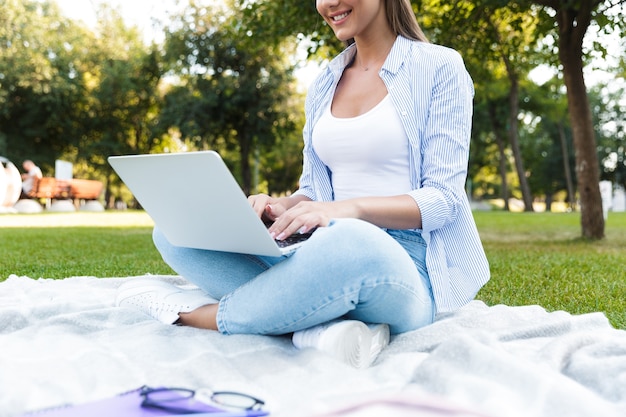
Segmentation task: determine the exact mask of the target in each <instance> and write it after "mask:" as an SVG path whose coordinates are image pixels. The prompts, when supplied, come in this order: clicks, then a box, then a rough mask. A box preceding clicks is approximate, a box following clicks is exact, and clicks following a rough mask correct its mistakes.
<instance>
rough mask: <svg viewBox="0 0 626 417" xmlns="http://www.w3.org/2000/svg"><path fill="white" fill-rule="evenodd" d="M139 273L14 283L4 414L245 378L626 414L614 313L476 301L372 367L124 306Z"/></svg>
mask: <svg viewBox="0 0 626 417" xmlns="http://www.w3.org/2000/svg"><path fill="white" fill-rule="evenodd" d="M154 278H155V279H164V280H167V281H169V282H173V283H175V284H185V281H183V280H182V279H181V278H179V277H154ZM128 279H132V277H128V278H105V279H103V278H94V277H74V278H67V279H64V280H48V279H37V280H35V279H31V278H28V277H17V276H11V277H9V278H8V279H7V280H6V281H4V282H2V283H0V347H1V351H2V354H1V355H0V417H12V416H17V415H20V414H21V413H23V412H26V411H31V410H37V409H41V408H46V407H51V406H57V405H60V404H68V403H69V404H72V403H73V404H76V403H81V402H86V401H92V400H97V399H101V398H106V397H109V396H113V395H116V394H118V393H121V392H124V391H128V390H131V389H134V388H137V387H139V386H141V385H144V384H147V385H151V386H182V387H188V388H209V389H213V390H237V391H242V392H246V393H249V394H252V395H255V396H258V397H260V398H263V399H265V400H266V401H267V404H268V406H269V407H270V410H271V412H272V415H273V416H290V417H292V416H296V417H297V416H307V417H308V416H321V415H326V414H327V413H330V412H331V411H332V410H335V411H336V410H339V409H341V407H344V406H346V405H352V406H354V405H359V404H367V403H368V401H371V399H372V398H375V397H376V398H380V397H384V398H386V399H387V400H393V399H394V397H397V398H404V399H406V398H407V395H410V396H411V398H414V399H415V400H418V399H420V398H421V399H423V400H428V401H430V402H431V403H432V402H433V401H435V402H437V401H438V402H439V403H441V404H446V405H448V406H449V405H451V404H454V405H455V406H458V407H462V408H466V409H468V410H474V411H477V412H481V413H483V414H485V415H490V416H501V417H505V416H506V417H509V416H511V417H517V416H519V417H522V416H523V417H534V416H536V417H544V416H545V417H555V416H557V417H561V416H566V417H574V416H590V417H591V416H593V417H596V416H603V417H612V416H616V417H617V416H624V415H626V332H624V331H621V330H616V329H614V328H612V327H611V326H610V324H609V323H608V321H607V319H606V317H605V316H604V315H603V314H601V313H593V314H586V315H580V316H573V315H570V314H568V313H565V312H553V313H549V312H546V311H545V310H544V309H542V308H540V307H538V306H524V307H507V306H502V305H499V306H493V307H488V306H486V305H485V304H484V303H482V302H480V301H474V302H472V303H470V304H469V305H467V306H466V307H464V308H463V309H461V310H460V311H457V312H455V313H453V314H448V315H444V316H441V317H439V318H438V319H437V321H436V322H435V323H434V324H433V325H431V326H428V327H426V328H423V329H420V330H417V331H414V332H409V333H405V334H402V335H399V336H397V337H395V338H392V341H391V344H390V345H389V346H388V347H387V348H386V349H385V350H384V351H383V353H382V354H381V355H380V356H379V357H378V360H377V361H376V362H375V363H374V365H373V366H371V367H370V368H368V369H365V370H358V369H354V368H352V367H350V366H348V365H345V364H343V363H340V362H337V361H336V360H334V359H332V358H330V357H328V356H327V355H325V354H323V353H321V352H318V351H315V350H313V349H305V350H297V349H296V348H294V347H293V344H292V343H291V340H290V338H288V337H269V336H250V335H241V336H240V335H235V336H224V335H220V334H218V333H217V332H211V331H203V330H198V329H192V328H186V327H179V326H166V325H163V324H161V323H159V322H157V321H154V320H152V319H150V318H149V317H147V316H145V315H143V314H142V313H140V312H135V311H132V310H127V309H122V308H116V307H115V306H114V305H113V300H114V297H115V291H116V288H117V287H118V286H119V285H120V284H121V283H122V282H124V281H125V280H128ZM418 397H420V398H418ZM380 407H381V406H380V404H379V405H378V408H377V410H378V411H380V410H381V409H380ZM383 411H384V410H383ZM404 411H405V412H406V411H407V410H404ZM333 415H338V414H333ZM364 415H365V414H364ZM378 415H383V414H378ZM403 415H405V414H403ZM406 415H423V414H419V411H418V410H417V409H416V410H415V412H414V413H412V414H406ZM429 415H430V414H429Z"/></svg>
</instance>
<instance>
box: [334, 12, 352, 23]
mask: <svg viewBox="0 0 626 417" xmlns="http://www.w3.org/2000/svg"><path fill="white" fill-rule="evenodd" d="M349 14H350V12H345V13H341V14H340V15H337V16H333V17H332V19H333V22H338V21H340V20H341V19H345V18H346V17H348V15H349Z"/></svg>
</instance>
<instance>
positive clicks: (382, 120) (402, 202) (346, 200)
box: [118, 0, 489, 335]
mask: <svg viewBox="0 0 626 417" xmlns="http://www.w3.org/2000/svg"><path fill="white" fill-rule="evenodd" d="M317 10H318V11H319V13H320V15H321V16H322V17H323V19H324V20H325V22H326V23H327V24H328V25H329V26H330V27H331V28H332V29H333V31H334V32H335V35H336V36H337V37H338V38H339V39H340V40H341V41H345V42H346V44H349V46H348V47H347V48H346V49H345V50H344V51H343V52H342V53H341V54H340V55H339V56H337V57H336V58H335V59H334V60H333V61H332V62H331V63H330V64H329V66H328V68H326V69H325V70H324V71H322V73H321V74H320V75H319V76H318V78H317V79H316V80H315V82H314V83H313V84H312V86H311V88H310V90H309V93H308V96H307V100H306V107H305V111H306V125H305V127H304V131H303V134H304V163H303V172H302V176H301V178H300V185H299V189H298V190H297V191H296V192H295V193H294V194H293V195H291V196H289V197H283V198H274V197H271V196H268V195H263V194H260V195H253V196H250V197H249V201H250V204H251V205H252V206H253V207H254V209H255V210H256V212H257V213H258V214H259V216H263V217H265V218H266V219H268V220H271V221H273V224H272V226H271V227H270V229H269V230H270V232H271V233H272V234H273V235H274V236H275V238H276V239H279V240H280V239H284V238H285V237H287V236H289V235H291V234H293V233H296V232H298V231H310V230H313V229H314V228H317V230H316V231H315V232H314V233H313V235H312V237H311V238H310V239H309V240H308V241H307V242H306V243H305V244H304V245H303V246H302V247H301V248H300V249H298V250H297V251H296V252H295V253H293V254H291V255H288V256H282V257H264V256H253V255H246V254H239V253H225V252H213V251H206V250H197V249H189V248H182V247H175V246H172V245H171V244H169V242H168V241H167V240H166V239H165V238H164V236H163V235H162V234H161V233H160V232H159V231H158V230H155V231H154V241H155V244H156V247H157V248H158V250H159V251H160V252H161V254H162V256H163V258H164V260H165V261H166V262H167V263H168V264H169V265H170V266H171V267H172V268H173V269H174V270H175V271H177V272H178V273H179V274H180V275H182V276H183V277H185V278H186V279H187V280H189V281H190V282H192V283H193V284H195V285H197V286H198V287H200V288H201V289H202V291H203V292H199V291H183V290H181V289H179V288H177V287H172V286H169V285H168V284H163V283H161V282H154V281H155V280H152V281H150V280H138V281H136V282H130V283H128V284H127V285H125V286H124V287H122V288H121V289H120V293H119V295H118V304H119V305H122V306H124V305H125V306H135V307H138V308H141V309H143V310H144V311H146V312H148V313H150V314H152V315H153V316H155V317H156V318H159V319H161V320H162V321H165V322H168V323H172V322H175V321H176V322H177V323H179V324H182V325H189V326H195V327H200V328H207V329H213V330H219V331H220V332H222V333H225V334H232V333H256V334H275V335H278V334H286V333H291V332H297V331H300V330H302V329H307V328H310V327H312V326H316V325H319V324H322V323H326V322H329V321H331V320H334V319H337V318H343V319H352V320H358V321H362V322H365V323H385V324H387V325H388V326H389V329H390V331H391V333H400V332H406V331H409V330H414V329H417V328H419V327H421V326H425V325H427V324H429V323H431V322H432V321H433V319H434V317H435V315H436V314H437V313H442V312H446V311H451V310H454V309H457V308H459V307H461V306H463V305H464V304H466V303H467V302H469V301H470V300H472V299H473V298H474V296H475V295H476V293H477V291H478V290H479V289H480V288H481V286H482V285H484V284H485V283H486V282H487V280H488V279H489V266H488V263H487V261H486V258H485V254H484V251H483V248H482V245H481V242H480V239H479V236H478V233H477V230H476V226H475V223H474V220H473V218H472V213H471V210H470V206H469V203H468V199H467V197H466V194H465V188H464V185H465V178H466V175H467V162H468V155H469V138H470V128H471V122H472V99H473V92H474V90H473V84H472V80H471V79H470V76H469V75H468V73H467V71H466V70H465V67H464V64H463V61H462V59H461V57H460V55H459V54H458V53H457V52H455V51H453V50H451V49H448V48H444V47H442V46H437V45H433V44H430V43H428V42H427V41H426V39H425V37H424V35H423V33H422V31H421V30H420V28H419V26H418V24H417V22H416V20H415V16H414V14H413V11H412V8H411V5H410V2H409V0H317ZM205 293H206V294H205ZM207 294H208V296H210V297H212V298H213V299H214V300H211V299H210V298H207ZM216 300H219V302H218V301H216Z"/></svg>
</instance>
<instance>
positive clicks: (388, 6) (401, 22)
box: [384, 0, 428, 42]
mask: <svg viewBox="0 0 626 417" xmlns="http://www.w3.org/2000/svg"><path fill="white" fill-rule="evenodd" d="M384 1H385V10H386V12H387V21H388V22H389V26H390V27H391V30H393V31H394V33H395V34H396V35H401V36H404V37H405V38H408V39H413V40H416V41H422V42H428V39H427V38H426V35H424V32H422V28H420V25H419V23H417V19H416V18H415V14H414V13H413V7H412V6H411V1H410V0H384Z"/></svg>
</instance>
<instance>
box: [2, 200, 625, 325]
mask: <svg viewBox="0 0 626 417" xmlns="http://www.w3.org/2000/svg"><path fill="white" fill-rule="evenodd" d="M81 216H83V217H81ZM85 216H86V217H85ZM475 218H476V222H477V225H478V229H479V231H480V233H481V238H482V240H483V243H484V246H485V251H486V252H487V257H488V258H489V262H490V264H491V275H492V278H491V281H489V283H488V284H487V285H486V286H485V287H484V288H483V289H482V290H481V291H480V292H479V293H478V297H477V298H479V299H481V300H483V301H485V302H486V303H487V304H489V305H495V304H506V305H511V306H515V305H529V304H537V305H540V306H542V307H544V308H546V309H547V310H549V311H554V310H565V311H568V312H570V313H573V314H582V313H588V312H595V311H602V312H604V313H605V314H606V315H607V317H608V318H609V320H610V321H611V323H612V324H613V325H614V326H615V327H618V328H621V329H626V213H610V214H609V218H608V221H607V225H606V239H604V240H602V241H600V242H588V241H585V240H583V239H581V238H580V235H581V232H580V215H579V214H578V213H507V212H498V211H490V212H476V213H475ZM76 219H79V220H78V221H77V220H76ZM146 219H147V217H146V215H145V213H142V212H135V213H133V212H125V213H112V212H107V213H93V214H89V215H85V214H80V213H72V214H52V213H45V214H40V215H0V226H1V227H0V254H1V255H0V259H1V261H0V281H2V280H4V279H6V278H7V277H8V276H9V275H10V274H16V275H26V276H29V277H33V278H39V277H44V278H65V277H71V276H84V275H86V276H97V277H116V276H130V275H141V274H145V273H151V274H172V273H173V271H171V270H170V269H169V268H168V267H167V265H165V264H164V263H163V261H162V260H161V258H160V256H159V254H158V252H157V251H156V249H154V246H153V245H152V239H151V230H152V227H151V222H149V219H148V221H146Z"/></svg>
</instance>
